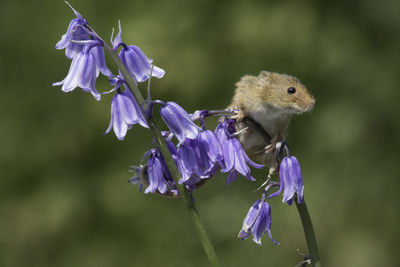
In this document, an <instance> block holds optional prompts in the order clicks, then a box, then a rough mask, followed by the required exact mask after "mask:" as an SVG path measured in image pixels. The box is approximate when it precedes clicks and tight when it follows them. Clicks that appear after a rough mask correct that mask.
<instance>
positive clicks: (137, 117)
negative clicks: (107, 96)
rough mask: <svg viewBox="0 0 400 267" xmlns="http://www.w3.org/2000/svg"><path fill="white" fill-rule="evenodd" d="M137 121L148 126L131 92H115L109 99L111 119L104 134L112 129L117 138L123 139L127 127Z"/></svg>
mask: <svg viewBox="0 0 400 267" xmlns="http://www.w3.org/2000/svg"><path fill="white" fill-rule="evenodd" d="M137 123H139V124H140V125H142V126H143V127H145V128H149V126H148V124H147V122H146V119H145V118H144V116H143V114H142V111H141V109H140V107H139V105H138V104H137V102H136V100H135V99H134V98H133V96H132V94H131V93H130V92H129V91H124V92H122V93H120V92H119V93H117V94H116V95H115V96H114V97H113V99H112V101H111V120H110V124H109V126H108V128H107V130H106V132H105V134H106V133H109V132H110V131H111V129H114V133H115V135H116V136H117V138H118V139H119V140H123V139H124V138H125V135H126V133H127V131H128V129H130V128H131V126H132V125H134V124H137Z"/></svg>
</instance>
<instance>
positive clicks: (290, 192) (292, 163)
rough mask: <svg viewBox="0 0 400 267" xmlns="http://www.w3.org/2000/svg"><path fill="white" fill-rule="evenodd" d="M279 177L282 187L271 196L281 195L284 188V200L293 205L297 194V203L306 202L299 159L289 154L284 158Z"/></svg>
mask: <svg viewBox="0 0 400 267" xmlns="http://www.w3.org/2000/svg"><path fill="white" fill-rule="evenodd" d="M279 177H280V181H281V183H280V188H279V190H278V191H277V192H275V193H273V194H271V195H270V196H269V198H271V197H275V196H277V195H279V194H280V193H281V191H282V190H283V199H282V202H286V203H288V204H289V205H291V204H292V203H293V200H294V198H295V196H296V195H297V203H299V204H302V203H303V202H304V195H303V190H304V186H303V177H302V175H301V169H300V164H299V161H298V160H297V158H296V157H295V156H288V157H285V158H283V159H282V161H281V164H280V167H279Z"/></svg>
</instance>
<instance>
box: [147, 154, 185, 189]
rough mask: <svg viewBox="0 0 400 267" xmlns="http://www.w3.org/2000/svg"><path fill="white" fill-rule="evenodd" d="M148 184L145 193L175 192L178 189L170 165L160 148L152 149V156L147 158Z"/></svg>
mask: <svg viewBox="0 0 400 267" xmlns="http://www.w3.org/2000/svg"><path fill="white" fill-rule="evenodd" d="M147 175H148V182H149V184H148V186H147V188H146V189H145V191H144V193H145V194H148V193H160V194H163V195H165V194H173V195H174V194H175V195H177V193H178V191H177V189H176V186H175V184H174V180H173V178H172V175H171V173H170V171H169V170H168V167H167V165H166V163H165V161H164V158H163V156H162V155H161V153H160V151H159V150H158V149H155V148H154V149H151V150H150V157H149V159H148V160H147Z"/></svg>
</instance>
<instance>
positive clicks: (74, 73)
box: [53, 46, 104, 100]
mask: <svg viewBox="0 0 400 267" xmlns="http://www.w3.org/2000/svg"><path fill="white" fill-rule="evenodd" d="M93 51H96V50H93ZM94 53H95V54H96V55H98V53H97V52H91V47H90V46H85V47H84V49H83V50H82V51H80V52H79V53H78V54H76V55H75V57H74V59H73V60H72V63H71V67H70V68H69V72H68V75H67V77H65V79H64V80H62V81H61V82H56V83H53V85H54V86H58V85H62V90H63V91H64V92H70V91H72V90H74V89H75V88H76V87H80V88H82V89H83V90H84V91H86V92H90V93H91V94H92V95H93V96H94V98H95V99H96V100H100V98H101V95H100V94H99V92H97V90H96V88H95V84H96V78H97V76H98V73H99V70H100V68H101V66H98V65H97V64H99V60H97V59H96V58H95V54H94ZM103 55H104V54H103Z"/></svg>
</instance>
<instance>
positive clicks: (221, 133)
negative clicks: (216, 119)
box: [215, 119, 264, 184]
mask: <svg viewBox="0 0 400 267" xmlns="http://www.w3.org/2000/svg"><path fill="white" fill-rule="evenodd" d="M233 124H234V121H233V120H230V119H227V120H224V121H223V122H221V123H220V124H219V125H218V126H217V128H216V130H215V132H216V135H217V137H218V139H219V142H220V144H221V145H222V150H223V155H224V164H223V165H224V166H223V168H222V172H228V173H229V174H228V179H227V183H228V184H229V183H231V182H233V181H234V180H236V178H237V176H238V173H240V174H241V175H243V176H244V177H246V178H247V179H248V180H250V181H255V178H254V177H253V176H251V173H250V169H249V167H248V166H247V164H249V165H251V166H252V167H254V168H258V169H261V168H263V167H264V166H263V165H260V164H257V163H255V162H254V161H252V160H251V159H250V158H249V157H248V156H247V154H246V152H245V151H244V149H243V147H242V145H241V144H240V142H239V141H238V140H237V139H236V138H235V137H234V132H235V129H234V127H233Z"/></svg>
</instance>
